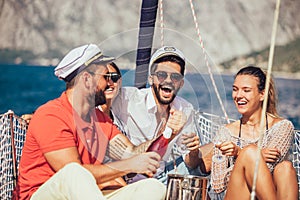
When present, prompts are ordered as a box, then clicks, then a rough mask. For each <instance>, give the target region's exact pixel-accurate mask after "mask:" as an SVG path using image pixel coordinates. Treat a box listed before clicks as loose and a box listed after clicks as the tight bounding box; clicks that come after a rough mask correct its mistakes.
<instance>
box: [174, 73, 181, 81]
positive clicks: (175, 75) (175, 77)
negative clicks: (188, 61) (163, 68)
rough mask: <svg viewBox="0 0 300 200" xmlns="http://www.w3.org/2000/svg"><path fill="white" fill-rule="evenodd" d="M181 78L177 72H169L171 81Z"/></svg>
mask: <svg viewBox="0 0 300 200" xmlns="http://www.w3.org/2000/svg"><path fill="white" fill-rule="evenodd" d="M181 79H182V75H181V74H178V73H172V74H171V80H173V81H180V80H181Z"/></svg>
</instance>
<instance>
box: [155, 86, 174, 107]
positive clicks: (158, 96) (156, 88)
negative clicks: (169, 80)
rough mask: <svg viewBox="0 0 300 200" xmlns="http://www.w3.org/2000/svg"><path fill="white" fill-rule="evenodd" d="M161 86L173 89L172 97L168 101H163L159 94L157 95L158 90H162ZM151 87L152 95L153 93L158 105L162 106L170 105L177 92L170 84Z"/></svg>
mask: <svg viewBox="0 0 300 200" xmlns="http://www.w3.org/2000/svg"><path fill="white" fill-rule="evenodd" d="M163 85H169V86H171V87H172V88H173V95H172V98H171V99H169V100H164V99H163V98H162V97H161V96H160V94H159V90H160V89H161V88H162V86H163ZM152 87H153V90H154V93H155V96H156V98H157V101H158V102H159V103H160V104H163V105H169V104H170V103H172V101H173V100H174V99H175V97H176V94H177V92H178V90H179V89H175V88H174V86H173V85H172V84H158V85H156V84H153V85H152Z"/></svg>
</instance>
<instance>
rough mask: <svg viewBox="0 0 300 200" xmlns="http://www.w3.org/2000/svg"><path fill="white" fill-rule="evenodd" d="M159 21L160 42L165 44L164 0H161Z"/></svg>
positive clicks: (162, 44)
mask: <svg viewBox="0 0 300 200" xmlns="http://www.w3.org/2000/svg"><path fill="white" fill-rule="evenodd" d="M158 6H159V22H160V43H161V46H164V13H163V0H159V5H158Z"/></svg>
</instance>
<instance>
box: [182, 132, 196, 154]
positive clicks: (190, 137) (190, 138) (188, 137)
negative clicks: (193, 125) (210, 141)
mask: <svg viewBox="0 0 300 200" xmlns="http://www.w3.org/2000/svg"><path fill="white" fill-rule="evenodd" d="M181 137H182V144H183V145H185V146H186V148H187V149H188V150H189V151H194V150H198V148H199V147H200V140H199V136H198V135H196V134H195V133H183V134H182V136H181Z"/></svg>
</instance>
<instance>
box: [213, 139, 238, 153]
mask: <svg viewBox="0 0 300 200" xmlns="http://www.w3.org/2000/svg"><path fill="white" fill-rule="evenodd" d="M216 147H217V148H219V149H220V150H221V152H222V154H223V155H225V156H234V157H237V156H238V155H239V152H240V150H241V148H240V147H239V146H237V145H236V144H235V143H233V142H231V141H227V142H222V143H221V144H218V145H217V144H216Z"/></svg>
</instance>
